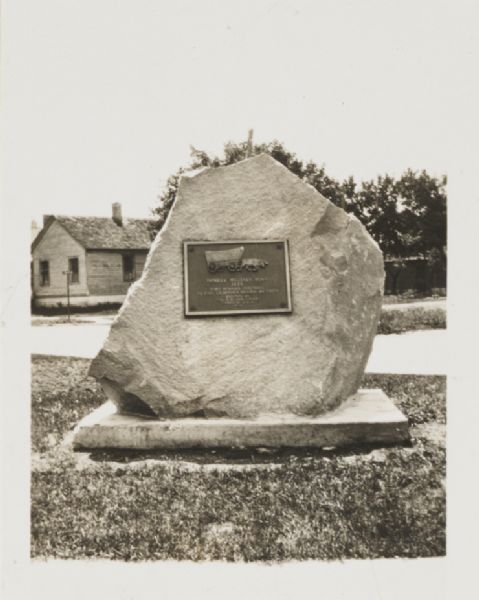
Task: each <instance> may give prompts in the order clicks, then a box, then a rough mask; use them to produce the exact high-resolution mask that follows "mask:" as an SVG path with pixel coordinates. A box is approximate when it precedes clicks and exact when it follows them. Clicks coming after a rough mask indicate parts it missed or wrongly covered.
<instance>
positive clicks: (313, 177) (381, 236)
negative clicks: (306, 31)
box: [154, 140, 447, 263]
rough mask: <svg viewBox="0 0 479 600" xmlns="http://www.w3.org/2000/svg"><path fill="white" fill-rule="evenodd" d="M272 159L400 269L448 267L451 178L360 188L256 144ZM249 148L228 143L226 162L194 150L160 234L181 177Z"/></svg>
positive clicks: (174, 179)
mask: <svg viewBox="0 0 479 600" xmlns="http://www.w3.org/2000/svg"><path fill="white" fill-rule="evenodd" d="M262 153H265V154H269V155H270V156H272V157H273V158H274V159H276V160H277V161H278V162H280V163H281V164H283V165H284V166H285V167H287V168H288V169H289V170H290V171H291V172H292V173H294V174H295V175H297V176H298V177H300V178H301V179H303V180H304V181H306V182H307V183H309V184H310V185H311V186H313V187H314V188H315V189H316V190H318V192H320V193H321V194H322V195H323V196H325V197H326V198H328V200H330V201H331V202H333V203H334V204H335V205H337V206H340V207H342V208H344V209H345V210H346V211H347V212H350V213H352V214H353V215H354V216H356V217H357V218H358V219H359V220H360V221H361V222H362V223H363V225H364V226H365V227H366V228H367V229H368V231H369V233H370V234H371V235H372V237H373V238H374V239H375V240H376V242H377V243H378V244H379V246H380V248H381V249H382V251H383V252H384V254H385V255H386V256H389V257H393V258H395V259H396V260H397V261H398V263H400V262H401V261H402V260H403V259H404V258H406V257H410V256H418V255H419V256H422V257H424V258H426V259H427V260H428V261H445V257H446V244H447V227H446V205H447V196H446V178H445V177H440V178H437V177H432V176H431V175H429V174H428V173H426V171H421V172H416V171H413V170H411V169H409V170H407V171H406V172H405V173H404V174H403V175H402V176H401V177H400V178H399V179H395V178H394V177H391V176H390V175H380V176H378V177H377V178H375V179H371V180H369V181H364V182H361V183H359V184H358V183H357V182H356V181H355V180H354V178H353V177H348V178H346V179H344V180H342V181H338V180H337V179H334V178H333V177H330V176H329V175H327V173H326V170H325V167H324V165H318V164H316V163H314V162H312V161H308V162H303V161H302V160H300V159H299V158H298V157H297V156H296V154H295V153H293V152H289V151H288V150H286V148H285V147H284V145H283V144H282V143H281V142H279V141H277V140H274V141H272V142H270V143H267V144H255V145H254V146H253V148H252V152H251V154H252V155H257V154H262ZM247 156H248V145H247V142H240V143H234V142H227V143H226V144H225V145H224V152H223V156H222V157H218V156H210V155H209V154H208V153H207V152H204V151H203V150H198V149H196V148H193V147H191V162H190V164H189V165H188V166H187V167H184V168H183V167H182V168H180V169H179V170H178V171H177V172H176V173H175V174H173V175H172V176H171V177H170V178H169V179H168V181H167V185H166V188H165V190H164V191H163V193H162V194H161V196H160V197H159V206H158V207H157V208H156V209H155V210H154V213H155V214H156V216H157V217H158V218H157V221H156V223H155V229H156V231H158V230H159V229H161V227H162V226H163V224H164V222H165V220H166V217H167V215H168V213H169V211H170V209H171V207H172V205H173V202H174V200H175V197H176V192H177V190H178V184H179V180H180V177H181V175H182V174H183V173H184V172H186V171H189V170H193V169H199V168H202V167H213V168H214V167H219V166H224V165H231V164H233V163H236V162H238V161H240V160H243V159H245V158H247Z"/></svg>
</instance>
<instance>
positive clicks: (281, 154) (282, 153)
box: [153, 140, 356, 232]
mask: <svg viewBox="0 0 479 600" xmlns="http://www.w3.org/2000/svg"><path fill="white" fill-rule="evenodd" d="M190 149H191V162H190V164H189V165H188V167H186V168H183V167H182V168H180V169H178V171H177V172H176V173H175V174H174V175H172V176H171V177H169V179H168V181H167V184H166V188H165V190H164V191H163V193H162V194H161V196H160V197H159V205H158V207H157V208H155V209H154V211H153V212H154V214H155V215H156V216H157V217H158V219H157V221H156V222H155V225H154V230H155V232H156V231H158V230H159V229H161V227H162V226H163V224H164V222H165V220H166V217H167V216H168V213H169V211H170V209H171V207H172V205H173V202H174V201H175V197H176V192H177V190H178V183H179V180H180V177H181V175H182V174H183V173H184V172H185V171H189V170H193V169H199V168H201V167H219V166H224V165H231V164H233V163H236V162H238V161H240V160H243V159H245V158H247V156H248V144H247V142H240V143H234V142H227V143H226V144H225V145H224V156H223V158H219V157H217V156H209V155H208V154H207V153H206V152H204V151H203V150H198V149H197V148H194V147H193V146H191V147H190ZM252 154H253V155H257V154H269V155H270V156H272V157H273V158H274V159H275V160H277V161H278V162H280V163H281V164H282V165H284V166H285V167H286V168H288V169H289V170H290V171H291V172H292V173H294V174H295V175H297V176H298V177H300V178H301V179H304V180H305V181H307V182H308V183H309V184H310V185H312V186H313V187H314V188H316V189H317V190H318V191H319V192H320V193H321V194H323V196H326V198H328V199H329V200H331V201H332V202H333V203H334V204H336V205H338V206H343V207H344V208H346V207H347V206H349V207H350V208H352V211H353V212H354V200H353V198H354V190H355V187H356V184H355V182H354V180H353V178H352V177H349V178H348V179H347V180H345V181H344V182H338V181H336V180H335V179H333V178H331V177H329V176H328V175H326V172H325V169H324V166H318V165H316V164H315V163H313V162H311V161H310V162H308V163H307V164H306V165H305V164H304V163H303V162H302V161H301V160H299V159H298V157H297V156H296V154H294V153H293V152H289V151H288V150H286V148H285V147H284V146H283V144H282V143H281V142H279V141H278V140H273V141H272V142H270V143H268V144H254V145H253V151H252Z"/></svg>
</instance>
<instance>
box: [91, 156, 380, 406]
mask: <svg viewBox="0 0 479 600" xmlns="http://www.w3.org/2000/svg"><path fill="white" fill-rule="evenodd" d="M262 239H266V240H276V239H288V240H289V249H290V269H291V285H292V297H293V312H292V314H285V315H274V314H266V315H261V316H251V315H244V316H235V317H231V316H215V317H203V318H187V317H185V314H184V290H183V285H184V282H183V257H182V242H183V241H185V240H209V241H214V240H262ZM383 281H384V265H383V258H382V254H381V251H380V250H379V248H378V246H377V245H376V243H375V242H374V241H373V240H372V238H371V237H370V236H369V234H368V233H367V231H366V229H365V228H364V227H363V226H362V225H361V224H360V222H359V221H358V220H357V219H356V218H355V217H353V216H351V215H348V214H346V213H345V212H344V211H343V210H341V209H340V208H337V207H336V206H334V205H333V204H331V202H329V201H328V200H326V198H324V197H323V196H322V195H321V194H319V193H318V192H317V191H316V190H315V189H314V188H312V187H311V186H309V185H308V184H306V183H304V182H303V181H301V180H300V179H299V178H298V177H296V176H295V175H293V174H292V173H291V172H290V171H289V170H288V169H286V168H285V167H284V166H282V165H281V164H280V163H278V162H276V161H275V160H274V159H273V158H271V157H269V156H267V155H259V156H256V157H253V158H250V159H247V160H244V161H242V162H239V163H236V164H234V165H231V166H227V167H220V168H212V169H206V170H203V171H201V172H199V173H196V174H192V175H190V176H188V175H184V176H183V177H182V179H181V182H180V188H179V192H178V197H177V199H176V203H175V205H174V207H173V209H172V211H171V213H170V215H169V217H168V220H167V223H166V224H165V226H164V228H163V230H162V231H161V232H160V234H158V236H157V237H156V239H155V241H154V243H153V245H152V247H151V250H150V253H149V256H148V259H147V262H146V266H145V270H144V272H143V276H142V277H141V279H140V280H139V281H138V282H136V283H135V284H134V285H133V286H132V287H131V289H130V292H129V293H128V296H127V298H126V300H125V302H124V305H123V307H122V309H121V311H120V313H119V315H118V317H117V318H116V320H115V322H114V323H113V325H112V327H111V331H110V334H109V336H108V339H107V341H106V342H105V345H104V347H103V349H102V350H101V351H100V353H99V354H98V356H97V357H96V358H95V359H94V361H93V362H92V365H91V368H90V374H91V375H93V376H94V377H96V378H97V379H99V380H100V382H101V383H102V385H103V388H104V390H105V391H106V393H107V395H108V396H109V397H110V398H111V399H112V400H113V401H114V402H115V403H116V404H117V405H118V406H119V407H120V409H121V410H122V411H130V412H144V413H146V414H151V415H156V416H157V417H159V418H175V417H185V416H188V415H195V416H203V417H221V416H228V417H233V418H248V417H258V416H264V415H278V414H296V415H308V416H315V415H318V414H321V413H323V412H325V411H327V410H329V409H331V408H334V407H336V406H337V405H339V404H340V403H341V402H342V401H344V400H346V399H347V398H348V397H349V396H351V395H353V394H354V393H355V392H356V391H357V389H358V386H359V384H360V381H361V378H362V375H363V372H364V368H365V366H366V362H367V360H368V356H369V353H370V351H371V347H372V342H373V338H374V335H375V332H376V327H377V323H378V319H379V314H380V309H381V299H382V293H383Z"/></svg>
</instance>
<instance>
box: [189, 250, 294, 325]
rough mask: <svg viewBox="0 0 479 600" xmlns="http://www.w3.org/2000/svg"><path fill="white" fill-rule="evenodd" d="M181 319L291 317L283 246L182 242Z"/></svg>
mask: <svg viewBox="0 0 479 600" xmlns="http://www.w3.org/2000/svg"><path fill="white" fill-rule="evenodd" d="M183 260H184V277H185V284H184V285H185V315H186V316H187V317H204V316H210V315H245V314H258V313H291V312H292V305H291V283H290V277H289V254H288V241H287V240H267V241H262V240H261V241H235V242H226V241H222V242H183Z"/></svg>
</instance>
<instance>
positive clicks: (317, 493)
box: [31, 356, 445, 561]
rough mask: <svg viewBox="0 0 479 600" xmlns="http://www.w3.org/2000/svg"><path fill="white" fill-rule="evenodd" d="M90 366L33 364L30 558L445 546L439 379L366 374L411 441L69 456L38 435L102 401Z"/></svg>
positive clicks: (430, 552)
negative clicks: (392, 405)
mask: <svg viewBox="0 0 479 600" xmlns="http://www.w3.org/2000/svg"><path fill="white" fill-rule="evenodd" d="M88 365H89V360H86V359H70V358H57V357H38V356H37V357H34V358H33V389H32V418H33V423H32V438H33V440H34V449H35V450H36V453H35V460H34V461H33V468H32V488H31V499H32V504H31V517H32V521H31V523H32V525H31V554H32V556H33V557H37V558H46V557H54V558H77V559H83V558H89V557H95V558H112V559H121V560H127V561H128V560H131V561H137V560H163V559H175V560H184V559H188V560H228V561H283V560H303V559H316V560H318V559H321V560H323V559H324V560H332V559H345V558H374V557H394V556H403V557H417V556H439V555H443V554H444V553H445V491H444V478H445V449H444V424H443V423H444V422H445V377H430V376H401V375H366V376H365V378H364V381H363V386H364V387H379V388H382V389H383V390H384V391H385V392H386V393H387V394H388V395H390V396H391V397H392V398H393V399H394V401H395V402H397V403H398V405H399V406H400V407H401V408H402V409H403V410H404V411H405V412H406V414H408V416H409V417H410V420H411V423H412V425H413V426H412V428H411V442H410V443H406V444H404V445H402V446H396V447H380V446H377V445H376V446H369V447H365V446H362V447H361V448H343V449H337V450H334V449H330V450H327V449H316V450H313V449H310V450H308V449H304V450H298V451H293V450H288V449H278V450H267V449H261V448H259V449H255V450H240V449H239V450H238V449H236V450H210V451H207V452H200V451H182V452H180V451H171V452H149V453H141V452H136V453H134V452H121V451H117V452H107V451H105V452H98V453H94V454H88V453H81V454H79V453H73V452H72V451H71V450H70V449H69V448H66V447H62V448H60V447H59V446H58V445H55V443H51V442H52V439H51V438H50V442H48V439H49V435H51V434H53V435H54V439H55V440H57V441H58V440H59V439H61V438H62V437H63V436H64V435H65V433H67V431H68V430H69V429H70V428H71V427H72V426H73V425H74V424H76V422H77V421H78V420H79V419H80V418H81V417H82V416H83V415H85V414H87V413H88V412H90V411H91V410H92V409H93V408H94V407H96V406H99V405H100V404H101V403H102V402H103V401H104V398H103V395H102V392H101V391H100V389H99V386H98V385H97V384H96V382H95V381H93V380H91V379H90V378H88V377H87V369H88ZM188 465H190V466H194V467H195V468H187V466H188ZM195 465H196V466H195ZM225 465H228V468H224V467H225ZM236 467H238V468H236ZM243 467H247V468H243Z"/></svg>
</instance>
